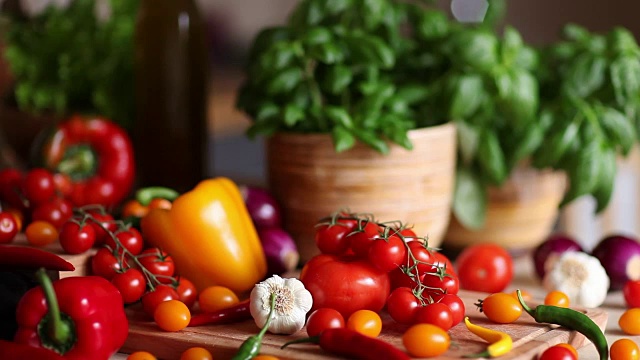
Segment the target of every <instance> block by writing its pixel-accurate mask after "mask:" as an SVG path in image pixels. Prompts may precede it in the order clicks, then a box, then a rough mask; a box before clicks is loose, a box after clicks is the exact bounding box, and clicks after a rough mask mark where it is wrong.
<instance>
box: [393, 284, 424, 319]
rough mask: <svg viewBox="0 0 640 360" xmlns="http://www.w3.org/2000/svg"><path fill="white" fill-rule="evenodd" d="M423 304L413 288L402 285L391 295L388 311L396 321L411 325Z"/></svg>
mask: <svg viewBox="0 0 640 360" xmlns="http://www.w3.org/2000/svg"><path fill="white" fill-rule="evenodd" d="M421 305H422V304H421V303H420V300H419V299H418V298H417V297H416V296H415V295H414V294H413V291H412V290H411V289H409V288H406V287H401V288H397V289H395V290H393V291H392V292H391V295H389V298H388V299H387V312H389V315H390V316H391V318H392V319H393V320H394V321H395V322H397V323H399V324H405V325H410V324H413V323H414V322H415V319H416V313H417V311H418V309H419V308H420V307H421Z"/></svg>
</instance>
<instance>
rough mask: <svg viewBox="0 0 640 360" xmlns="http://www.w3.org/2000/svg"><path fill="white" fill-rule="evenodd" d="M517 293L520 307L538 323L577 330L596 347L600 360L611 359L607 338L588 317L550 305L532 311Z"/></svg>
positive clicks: (520, 294)
mask: <svg viewBox="0 0 640 360" xmlns="http://www.w3.org/2000/svg"><path fill="white" fill-rule="evenodd" d="M516 293H517V295H518V301H520V305H522V308H523V309H524V311H526V312H527V313H528V314H529V315H531V317H533V319H534V320H535V321H536V322H538V323H548V324H557V325H560V326H564V327H566V328H568V329H571V330H575V331H577V332H579V333H581V334H582V335H584V336H585V337H586V338H587V339H589V340H590V341H591V342H592V343H593V345H595V347H596V349H597V350H598V354H600V360H607V359H608V358H609V345H608V344H607V338H606V337H605V336H604V333H603V332H602V330H600V327H598V324H596V323H595V322H593V320H591V318H589V317H588V316H587V315H585V314H583V313H581V312H579V311H576V310H573V309H570V308H561V307H558V306H550V305H538V306H536V308H535V309H531V308H530V307H529V306H527V304H526V303H525V302H524V299H523V298H522V293H521V292H520V290H516Z"/></svg>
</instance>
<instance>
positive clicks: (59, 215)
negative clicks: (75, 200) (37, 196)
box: [31, 197, 73, 229]
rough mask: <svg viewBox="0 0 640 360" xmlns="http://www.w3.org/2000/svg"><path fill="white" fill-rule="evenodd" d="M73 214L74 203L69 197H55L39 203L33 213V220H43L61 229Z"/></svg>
mask: <svg viewBox="0 0 640 360" xmlns="http://www.w3.org/2000/svg"><path fill="white" fill-rule="evenodd" d="M72 216H73V204H71V202H70V201H69V200H67V199H63V198H60V197H54V198H52V199H50V200H47V201H45V202H42V203H40V204H38V205H37V206H36V207H35V208H34V210H33V212H32V213H31V221H36V220H42V221H46V222H48V223H50V224H51V225H53V226H54V227H55V228H56V229H60V228H61V227H62V225H64V223H65V222H67V220H69V219H71V217H72Z"/></svg>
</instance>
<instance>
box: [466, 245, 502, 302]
mask: <svg viewBox="0 0 640 360" xmlns="http://www.w3.org/2000/svg"><path fill="white" fill-rule="evenodd" d="M456 265H457V270H458V271H457V273H458V277H459V278H460V288H462V289H466V290H473V291H482V292H488V293H497V292H501V291H502V290H504V289H505V288H506V287H507V285H509V283H510V282H511V279H513V259H512V258H511V255H509V253H508V252H507V250H505V249H504V248H503V247H501V246H499V245H495V244H476V245H471V246H469V247H467V248H465V249H464V250H462V252H461V253H460V255H459V256H458V259H457V261H456Z"/></svg>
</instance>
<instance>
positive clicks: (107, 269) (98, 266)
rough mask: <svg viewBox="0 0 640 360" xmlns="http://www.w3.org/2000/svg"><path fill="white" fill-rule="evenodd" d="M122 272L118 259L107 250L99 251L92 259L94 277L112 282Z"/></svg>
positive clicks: (101, 249)
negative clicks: (100, 277)
mask: <svg viewBox="0 0 640 360" xmlns="http://www.w3.org/2000/svg"><path fill="white" fill-rule="evenodd" d="M120 270H122V266H121V265H120V263H119V262H118V259H117V258H116V257H115V255H114V254H113V252H112V251H111V250H109V249H107V248H104V247H103V248H100V249H98V251H97V252H96V254H95V255H93V256H92V257H91V273H92V274H93V275H96V276H102V277H103V278H105V279H107V280H111V279H113V277H114V276H115V275H116V273H118V272H119V271H120Z"/></svg>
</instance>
